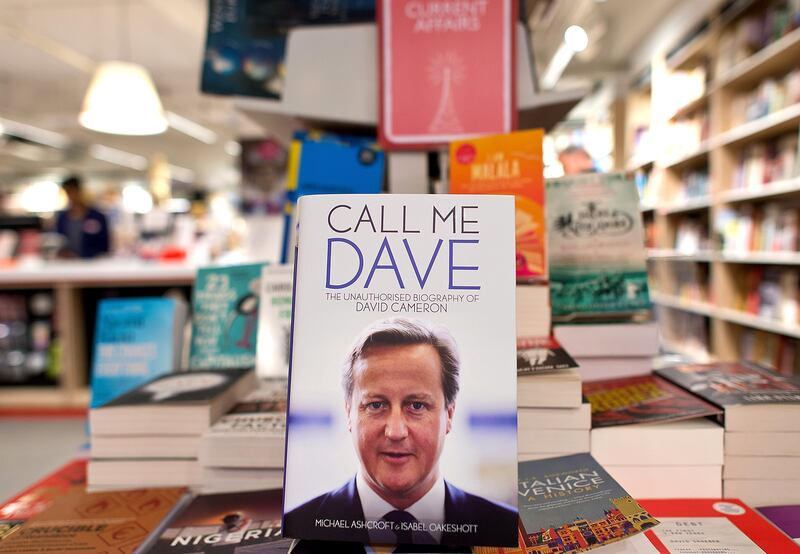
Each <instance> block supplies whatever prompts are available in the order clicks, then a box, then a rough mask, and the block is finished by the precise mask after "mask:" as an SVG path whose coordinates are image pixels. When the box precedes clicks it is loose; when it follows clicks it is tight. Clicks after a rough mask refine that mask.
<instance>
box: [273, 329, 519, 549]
mask: <svg viewBox="0 0 800 554" xmlns="http://www.w3.org/2000/svg"><path fill="white" fill-rule="evenodd" d="M459 370H460V361H459V353H458V349H457V346H456V342H455V340H454V339H453V337H452V336H451V335H450V333H449V331H448V330H447V329H445V328H444V327H441V326H434V325H431V324H429V323H427V322H424V321H421V320H417V319H410V318H399V317H398V318H391V319H385V320H380V321H377V322H374V323H373V324H371V325H370V326H368V327H367V328H366V329H365V330H364V331H363V332H362V334H361V335H360V336H359V337H358V339H357V340H356V341H355V343H354V345H353V347H352V349H351V351H350V353H349V355H348V356H347V358H346V360H345V363H344V365H343V368H342V388H343V392H344V403H343V405H344V410H345V412H346V421H347V427H348V431H349V434H350V436H351V438H352V443H353V447H354V449H355V451H356V455H357V458H358V461H359V467H358V468H357V469H356V471H355V473H354V475H353V476H352V477H351V478H350V479H349V480H348V481H347V482H346V483H344V485H342V486H341V487H339V488H337V489H334V490H331V491H329V492H326V493H324V494H321V495H319V496H316V497H315V498H312V499H311V500H308V501H307V502H305V503H303V504H301V505H300V506H298V507H296V508H294V509H292V510H290V511H288V512H287V513H285V515H284V533H285V534H286V535H287V536H292V533H293V532H294V533H297V531H295V530H298V531H299V530H303V531H302V532H304V533H305V534H306V536H307V537H308V538H314V536H313V534H312V535H311V536H309V534H310V532H309V530H313V531H311V533H315V532H317V531H320V530H324V533H325V537H326V538H329V539H330V538H333V539H338V540H343V541H356V542H363V543H389V544H472V545H476V544H477V545H498V546H499V545H504V544H506V545H513V544H515V543H516V532H515V530H516V525H517V511H516V509H515V508H512V507H510V506H507V505H505V504H502V503H498V502H494V501H491V500H488V499H486V498H482V497H480V496H478V495H474V494H471V493H469V492H466V491H464V490H462V489H460V488H458V487H456V486H454V485H453V484H452V483H450V482H448V481H447V479H446V478H445V476H444V475H443V472H442V468H441V467H440V463H439V461H440V457H441V455H442V452H443V451H444V449H445V448H446V445H447V436H448V434H449V433H450V431H451V430H452V428H453V421H454V419H453V415H454V413H455V410H456V405H457V397H458V392H459V383H460V375H459Z"/></svg>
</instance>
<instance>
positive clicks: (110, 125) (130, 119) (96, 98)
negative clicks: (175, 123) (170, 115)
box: [78, 61, 167, 135]
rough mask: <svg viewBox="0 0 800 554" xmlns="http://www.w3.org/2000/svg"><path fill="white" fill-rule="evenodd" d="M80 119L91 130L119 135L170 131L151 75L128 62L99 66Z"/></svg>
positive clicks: (152, 133)
mask: <svg viewBox="0 0 800 554" xmlns="http://www.w3.org/2000/svg"><path fill="white" fill-rule="evenodd" d="M78 121H80V124H81V125H83V126H84V127H86V128H87V129H92V130H93V131H100V132H101V133H112V134H115V135H157V134H159V133H163V132H164V131H166V130H167V118H166V117H165V116H164V109H163V108H162V106H161V100H160V99H159V98H158V92H156V87H155V86H154V85H153V80H152V79H151V78H150V74H149V73H148V72H147V70H146V69H145V68H144V67H142V66H141V65H138V64H134V63H128V62H116V61H115V62H103V63H102V64H100V65H99V66H98V67H97V70H96V71H95V73H94V77H93V78H92V82H91V83H90V84H89V90H87V91H86V97H85V98H84V99H83V110H82V111H81V115H80V117H79V118H78Z"/></svg>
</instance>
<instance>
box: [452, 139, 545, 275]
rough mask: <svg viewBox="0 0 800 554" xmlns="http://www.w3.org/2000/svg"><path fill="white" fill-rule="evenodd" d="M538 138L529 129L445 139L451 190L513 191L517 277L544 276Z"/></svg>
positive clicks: (541, 191)
mask: <svg viewBox="0 0 800 554" xmlns="http://www.w3.org/2000/svg"><path fill="white" fill-rule="evenodd" d="M543 140H544V131H543V130H542V129H534V130H529V131H517V132H514V133H506V134H503V135H491V136H486V137H481V138H474V139H469V140H461V141H456V142H452V143H451V144H450V192H451V193H454V194H513V195H514V196H515V198H516V202H515V204H516V246H517V256H516V259H517V277H518V278H520V277H522V278H547V256H546V252H545V246H546V244H547V240H546V238H545V219H544V164H543V162H542V141H543Z"/></svg>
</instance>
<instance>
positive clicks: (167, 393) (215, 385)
mask: <svg viewBox="0 0 800 554" xmlns="http://www.w3.org/2000/svg"><path fill="white" fill-rule="evenodd" d="M254 383H255V374H254V373H253V370H250V369H219V370H198V371H187V372H182V373H172V374H169V375H164V376H161V377H157V378H156V379H153V380H152V381H149V382H147V383H145V384H144V385H141V386H140V387H137V388H136V389H134V390H132V391H130V392H127V393H125V394H123V395H122V396H119V397H117V398H115V399H114V400H112V401H111V402H108V403H107V404H104V405H103V406H100V407H99V408H93V409H92V410H90V411H89V424H90V427H91V430H92V435H149V434H153V433H154V431H157V432H158V434H159V435H191V434H200V433H203V432H205V431H206V430H207V429H208V428H209V427H210V426H211V424H212V423H213V422H214V421H216V420H217V419H218V418H219V417H220V416H221V415H223V414H224V413H226V412H227V411H228V410H229V409H230V408H231V407H232V406H233V405H234V404H236V402H237V401H238V400H239V399H240V398H242V397H243V396H244V395H245V394H246V393H247V391H249V390H250V389H251V388H252V387H253V385H254Z"/></svg>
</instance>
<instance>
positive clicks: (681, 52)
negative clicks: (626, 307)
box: [625, 1, 800, 360]
mask: <svg viewBox="0 0 800 554" xmlns="http://www.w3.org/2000/svg"><path fill="white" fill-rule="evenodd" d="M768 5H769V3H768V2H766V1H761V2H759V1H755V2H752V3H750V4H749V5H748V7H747V9H746V10H745V11H737V8H736V6H733V9H732V10H730V11H729V12H728V13H722V12H721V11H720V10H724V9H726V8H724V7H718V8H717V9H716V10H714V11H712V13H710V14H708V17H707V19H706V20H705V22H704V25H703V27H702V28H703V29H704V30H703V31H702V32H699V33H698V32H696V31H694V32H695V33H696V36H694V37H692V38H690V39H683V40H676V43H677V44H680V43H683V44H684V45H683V46H681V47H680V48H676V47H675V46H674V44H673V45H670V44H664V45H662V46H661V49H660V50H658V49H657V52H656V55H655V56H654V57H653V59H652V60H651V65H650V68H651V75H652V78H651V80H650V82H651V83H652V84H651V86H652V90H651V98H650V99H649V100H650V102H649V104H648V103H647V102H645V100H643V99H642V98H641V94H642V90H641V88H638V87H634V86H631V89H630V97H631V98H633V99H635V102H634V103H635V105H636V106H642V105H647V107H648V108H649V110H650V114H649V116H650V129H651V130H656V132H658V131H661V132H662V135H663V140H664V141H666V140H667V139H668V137H670V136H671V135H670V133H669V130H670V126H673V125H680V124H683V125H687V123H688V124H689V125H690V127H688V129H690V130H691V129H692V127H691V125H692V124H693V122H700V123H694V124H698V125H701V127H699V128H701V129H702V131H703V132H702V133H700V139H699V140H697V143H696V144H695V146H694V148H692V147H691V143H689V144H682V143H679V144H677V145H674V144H673V145H669V144H666V142H665V143H659V142H658V141H655V142H654V143H653V141H651V150H652V151H654V152H657V153H659V154H660V155H659V156H656V160H655V161H654V163H653V166H652V172H659V173H658V180H657V183H658V188H657V190H656V191H655V195H653V192H652V191H651V192H650V195H649V198H650V201H649V203H648V205H647V206H643V207H642V208H643V209H642V211H643V212H645V208H646V209H647V211H646V212H645V215H646V217H647V218H648V221H649V222H650V225H652V226H653V228H654V229H655V233H654V236H655V243H654V244H652V243H651V246H653V247H652V248H650V249H648V267H649V268H650V271H651V276H650V280H651V291H653V292H652V298H653V302H654V304H655V305H657V306H661V307H663V308H666V309H667V310H670V311H678V312H684V313H687V314H695V315H696V316H699V317H702V318H706V319H707V321H708V325H709V334H708V345H707V346H708V354H709V356H710V357H711V358H714V359H719V360H734V359H737V358H739V357H740V356H742V354H743V352H744V349H745V346H744V343H745V342H746V341H745V340H744V338H743V337H744V336H745V334H747V333H754V332H757V333H766V334H768V336H777V337H778V339H779V340H781V341H789V342H791V341H794V345H793V348H794V350H795V352H796V353H797V356H800V323H785V322H783V321H780V320H777V319H771V318H766V317H762V316H759V315H754V314H753V313H749V312H745V311H744V306H745V297H744V295H750V294H752V293H753V289H752V287H753V286H754V285H752V283H751V281H752V279H755V278H756V276H758V275H760V274H761V272H764V273H767V272H769V273H771V274H772V277H774V276H775V275H779V276H782V275H784V272H790V273H792V272H800V251H797V249H795V250H791V251H787V252H772V251H741V252H740V251H738V250H732V249H729V246H728V245H727V244H723V243H722V238H721V236H720V231H719V229H720V228H718V227H717V226H716V223H717V222H718V221H722V220H720V216H729V214H731V213H734V216H736V217H740V216H741V214H748V213H750V214H755V213H759V212H760V213H762V214H763V213H764V206H766V205H767V204H772V205H777V206H778V207H779V208H780V209H784V207H785V206H797V205H800V171H798V170H800V163H797V162H796V165H795V167H797V169H796V170H795V172H794V174H793V175H787V174H786V173H784V174H783V175H781V177H780V178H779V180H774V181H772V182H769V183H765V184H760V185H756V183H758V181H753V180H752V179H751V180H750V181H747V180H746V179H741V178H739V176H738V175H737V171H739V169H738V168H739V164H741V163H742V160H744V159H745V155H746V154H747V153H748V152H752V151H753V148H754V147H756V146H757V145H759V144H764V147H761V146H758V147H757V148H763V149H765V150H768V149H771V148H772V146H770V144H769V143H768V141H771V140H776V139H778V138H781V140H784V139H783V137H784V136H786V137H788V136H791V135H796V134H800V103H796V104H789V105H785V106H783V107H781V108H780V109H776V110H775V111H773V112H771V113H768V114H767V115H765V116H763V117H760V118H758V119H755V120H751V121H745V122H739V121H741V116H742V115H744V114H743V113H742V112H741V109H742V108H741V106H742V102H743V100H742V98H743V95H746V94H753V93H754V91H755V90H756V89H758V87H759V86H760V84H761V83H762V81H764V80H765V79H774V80H776V81H779V80H780V79H782V78H783V77H784V76H785V75H786V74H787V73H789V72H790V71H793V70H796V69H797V67H798V62H797V61H798V60H800V29H794V30H792V31H790V32H788V33H787V34H785V35H784V36H783V37H781V38H779V39H777V40H775V41H774V42H772V43H771V44H768V45H766V46H764V47H763V48H761V49H760V50H759V51H756V52H754V53H751V54H750V55H743V51H742V49H741V48H739V46H731V43H730V40H731V37H733V39H734V40H738V38H736V37H737V34H736V30H735V28H734V27H735V26H736V25H738V24H739V21H740V19H741V16H743V15H748V16H753V15H755V16H757V15H758V14H759V13H760V12H761V11H763V10H765V9H767V7H768ZM697 28H699V27H696V28H695V29H697ZM726 41H728V42H727V43H726ZM668 52H670V54H669V56H668V55H667V53H668ZM734 53H735V55H736V59H739V60H741V61H739V62H738V63H735V64H734V65H733V66H731V67H728V69H726V70H723V72H721V73H720V74H714V72H715V71H716V70H717V67H718V65H717V59H718V58H719V57H720V56H722V55H726V58H727V59H734ZM723 65H727V64H723ZM699 67H703V68H706V70H707V73H706V75H705V78H706V80H705V90H704V91H703V92H702V94H698V95H696V96H695V97H694V98H692V99H691V100H687V101H686V102H685V103H684V104H683V105H681V106H679V107H675V105H674V102H675V99H674V94H673V93H672V92H671V91H670V90H668V88H667V87H668V86H669V83H670V79H672V82H675V79H674V75H673V74H674V72H677V71H690V70H696V68H699ZM682 78H683V79H693V77H691V76H688V75H687V76H684V77H682ZM691 82H695V81H691ZM659 87H662V88H659ZM687 92H688V91H687ZM659 102H661V103H663V105H660V104H659ZM737 110H739V111H737ZM734 122H737V123H734ZM686 129H687V127H683V128H677V127H676V128H675V130H676V132H679V133H680V132H685V130H686ZM675 136H678V137H683V136H691V137H692V138H694V137H696V136H697V134H694V133H689V134H688V135H684V134H678V135H675ZM656 138H659V137H656ZM672 140H673V141H674V140H675V139H674V138H673V139H672ZM629 144H630V139H628V141H627V142H626V144H625V146H627V145H629ZM773 144H774V143H773ZM676 146H677V148H676ZM678 150H680V151H685V152H687V153H684V154H681V155H680V156H675V155H674V154H672V155H670V154H669V152H673V153H674V152H676V151H678ZM770 151H772V150H770ZM747 155H750V154H747ZM795 157H796V159H798V160H800V152H796V154H795ZM651 174H652V173H651ZM704 176H706V177H707V179H703V177H704ZM690 179H691V180H690ZM737 179H738V180H737ZM690 182H691V184H692V187H693V188H692V189H691V190H687V183H690ZM737 187H739V188H737ZM751 205H752V207H749V206H751ZM736 214H739V215H736ZM750 217H752V218H753V219H752V221H753V223H752V225H753V226H754V227H755V226H757V225H761V222H760V220H758V219H757V218H756V217H755V216H752V215H751V216H750ZM682 225H683V226H682ZM687 228H688V229H693V228H699V229H700V231H701V233H700V234H699V236H697V242H698V244H699V247H698V248H697V249H691V250H690V249H686V248H685V245H684V247H682V248H680V249H678V248H677V246H678V244H677V243H676V240H677V238H678V236H679V231H681V230H682V231H683V233H684V234H683V236H684V237H685V232H686V229H687ZM753 233H754V232H753ZM692 242H693V241H691V240H690V241H689V242H688V244H692ZM748 242H749V241H748ZM753 244H757V243H753ZM761 266H763V269H761ZM687 275H689V276H690V277H693V276H695V275H698V276H700V278H701V279H704V282H701V283H697V287H692V286H688V289H687V290H688V291H689V294H688V295H687V294H684V293H683V292H682V291H683V290H684V288H685V287H687V285H686V283H685V282H683V281H681V279H685V278H686V276H687ZM757 286H760V285H757ZM679 289H680V290H679ZM697 291H700V293H701V294H700V295H699V296H698V295H697ZM759 294H760V293H759ZM696 296H697V297H699V298H706V299H707V300H706V301H700V300H692V299H690V298H695V297H696ZM759 298H760V297H759ZM750 309H751V310H752V307H751V308H750ZM669 313H673V312H669ZM667 319H670V318H667ZM776 340H777V339H776ZM663 346H664V347H665V349H667V350H671V351H675V352H679V353H683V354H689V353H688V352H681V350H682V349H681V346H680V345H679V344H665V345H663ZM684 350H685V349H684Z"/></svg>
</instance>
